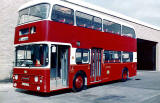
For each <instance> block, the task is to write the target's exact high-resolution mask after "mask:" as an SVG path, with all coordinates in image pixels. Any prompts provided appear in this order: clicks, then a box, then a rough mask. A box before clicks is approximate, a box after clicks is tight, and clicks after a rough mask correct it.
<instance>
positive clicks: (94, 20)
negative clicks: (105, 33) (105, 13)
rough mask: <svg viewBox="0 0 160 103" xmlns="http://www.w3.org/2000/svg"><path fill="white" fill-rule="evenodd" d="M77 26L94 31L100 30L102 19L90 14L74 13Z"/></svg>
mask: <svg viewBox="0 0 160 103" xmlns="http://www.w3.org/2000/svg"><path fill="white" fill-rule="evenodd" d="M76 23H77V26H80V27H85V28H89V29H94V30H99V31H101V30H102V19H101V18H99V17H96V16H92V15H90V14H86V13H83V12H80V11H76Z"/></svg>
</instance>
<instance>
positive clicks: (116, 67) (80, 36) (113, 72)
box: [13, 21, 137, 92]
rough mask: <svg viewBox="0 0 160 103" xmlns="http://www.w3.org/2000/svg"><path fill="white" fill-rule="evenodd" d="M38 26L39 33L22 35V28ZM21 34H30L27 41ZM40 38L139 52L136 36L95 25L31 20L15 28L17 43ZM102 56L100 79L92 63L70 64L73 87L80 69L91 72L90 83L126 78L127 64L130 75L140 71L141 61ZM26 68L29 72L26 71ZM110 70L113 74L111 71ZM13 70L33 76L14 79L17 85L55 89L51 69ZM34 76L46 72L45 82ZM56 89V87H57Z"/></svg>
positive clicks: (88, 78) (88, 79)
mask: <svg viewBox="0 0 160 103" xmlns="http://www.w3.org/2000/svg"><path fill="white" fill-rule="evenodd" d="M33 26H35V27H36V33H35V34H28V35H24V36H19V30H20V29H23V28H31V27H33ZM21 37H28V38H29V39H28V40H26V41H19V38H21ZM39 41H51V42H63V43H70V44H71V45H72V47H75V48H90V49H91V48H93V47H96V48H103V49H106V50H115V51H129V52H136V50H137V46H136V39H133V38H130V37H124V36H119V35H115V34H112V33H105V32H100V31H96V30H92V29H87V28H83V27H77V26H72V25H68V24H63V23H58V22H54V21H39V22H35V23H30V24H26V25H21V26H18V27H16V31H15V41H14V44H22V43H30V42H39ZM77 41H80V46H77V44H76V42H77ZM102 59H103V56H102V57H101V63H102V64H101V67H102V75H101V77H98V78H97V79H98V80H100V81H99V82H96V83H92V80H91V78H90V67H91V65H90V64H81V65H69V74H68V77H69V87H68V88H72V87H73V78H74V76H75V74H76V73H77V72H78V71H80V70H81V71H84V72H85V74H86V76H87V84H88V85H91V84H97V83H102V82H107V81H112V80H117V79H121V78H122V70H123V68H124V67H126V68H128V71H129V77H132V76H135V75H136V70H137V63H111V62H109V63H104V62H103V61H102ZM24 70H27V71H28V72H27V73H26V74H25V73H24ZM108 70H109V74H107V71H108ZM13 74H18V75H20V78H21V77H22V76H29V78H30V79H29V81H24V80H22V79H19V80H14V83H17V84H18V85H17V87H16V88H21V89H27V90H31V91H37V90H36V87H37V86H38V85H39V86H40V87H41V88H42V89H41V90H40V92H51V91H50V69H49V68H48V69H22V68H14V71H13ZM34 76H42V77H43V83H40V82H38V83H34V81H33V80H34ZM22 82H27V83H29V84H30V85H31V86H30V87H26V86H22V85H21V83H22ZM54 91H56V90H54Z"/></svg>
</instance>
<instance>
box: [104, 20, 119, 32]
mask: <svg viewBox="0 0 160 103" xmlns="http://www.w3.org/2000/svg"><path fill="white" fill-rule="evenodd" d="M105 21H107V22H112V23H114V24H117V25H120V28H119V30H120V31H119V33H114V32H113V33H112V32H108V31H104V25H106V23H104V22H105ZM102 29H103V32H105V33H112V34H116V35H122V24H120V23H116V22H114V21H111V20H107V19H103V28H102ZM116 30H118V29H116Z"/></svg>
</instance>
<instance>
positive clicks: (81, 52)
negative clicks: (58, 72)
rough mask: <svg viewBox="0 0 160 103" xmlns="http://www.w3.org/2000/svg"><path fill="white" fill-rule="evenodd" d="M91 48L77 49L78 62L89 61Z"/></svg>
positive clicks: (84, 62)
mask: <svg viewBox="0 0 160 103" xmlns="http://www.w3.org/2000/svg"><path fill="white" fill-rule="evenodd" d="M89 57H90V55H89V50H87V49H77V50H76V64H86V63H89Z"/></svg>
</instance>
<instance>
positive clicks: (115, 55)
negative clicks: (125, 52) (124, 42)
mask: <svg viewBox="0 0 160 103" xmlns="http://www.w3.org/2000/svg"><path fill="white" fill-rule="evenodd" d="M113 60H114V62H115V63H119V62H121V52H119V51H114V53H113Z"/></svg>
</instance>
